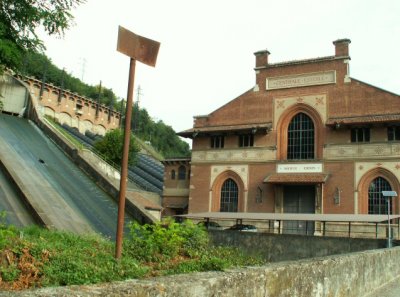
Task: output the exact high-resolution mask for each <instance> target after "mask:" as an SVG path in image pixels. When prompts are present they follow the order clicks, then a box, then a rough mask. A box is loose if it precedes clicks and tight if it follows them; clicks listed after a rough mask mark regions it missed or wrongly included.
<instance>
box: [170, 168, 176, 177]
mask: <svg viewBox="0 0 400 297" xmlns="http://www.w3.org/2000/svg"><path fill="white" fill-rule="evenodd" d="M171 179H175V170H173V169H172V170H171Z"/></svg>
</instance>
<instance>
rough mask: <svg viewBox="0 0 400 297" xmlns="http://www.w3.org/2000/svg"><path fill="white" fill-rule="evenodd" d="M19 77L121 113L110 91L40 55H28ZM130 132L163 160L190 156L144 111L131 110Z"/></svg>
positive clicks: (171, 131)
mask: <svg viewBox="0 0 400 297" xmlns="http://www.w3.org/2000/svg"><path fill="white" fill-rule="evenodd" d="M22 74H23V75H26V76H33V77H36V78H37V79H39V80H42V81H45V82H46V83H51V84H53V85H56V86H59V87H61V88H63V89H68V90H70V91H72V92H75V93H78V94H80V95H83V96H85V97H88V98H91V99H93V100H99V101H100V102H101V103H102V104H105V105H107V106H112V107H113V108H114V109H115V110H118V111H119V112H121V113H122V114H123V113H124V106H125V105H124V99H122V98H117V96H116V95H115V93H114V92H113V90H112V89H110V88H107V87H104V86H100V85H95V86H93V85H88V84H86V83H84V82H82V81H81V80H80V79H78V78H76V77H73V76H72V75H71V74H68V73H66V72H65V71H64V70H63V69H59V68H58V67H57V66H55V65H54V64H53V63H52V62H51V60H50V59H49V58H48V57H47V56H46V55H44V54H40V53H33V52H31V53H29V54H27V55H26V56H25V58H24V62H23V68H22ZM132 131H133V133H134V134H135V136H136V137H138V138H140V139H141V140H142V142H144V143H147V144H151V147H153V148H154V149H155V150H156V151H157V152H158V154H160V155H161V156H162V157H163V158H169V157H188V156H190V147H189V145H188V144H187V143H186V142H185V141H183V140H181V139H180V138H179V137H178V136H177V135H176V132H175V131H174V129H173V128H172V127H171V126H169V125H167V124H165V123H164V122H163V121H161V120H159V121H157V122H155V121H154V120H153V119H152V117H151V116H150V115H149V113H148V112H147V110H146V109H144V108H138V106H137V105H135V106H134V108H133V111H132Z"/></svg>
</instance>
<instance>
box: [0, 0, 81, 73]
mask: <svg viewBox="0 0 400 297" xmlns="http://www.w3.org/2000/svg"><path fill="white" fill-rule="evenodd" d="M85 1H86V0H17V1H16V0H1V1H0V66H1V67H8V68H11V69H13V70H18V69H20V68H21V66H22V64H23V63H22V61H23V57H24V55H25V53H26V52H28V51H42V50H43V49H44V48H45V47H44V45H43V42H42V41H41V40H40V39H39V37H38V36H37V34H36V32H35V30H36V29H37V28H38V27H43V28H44V30H45V32H47V33H48V34H49V35H59V36H62V35H63V34H64V32H65V30H67V29H68V28H69V27H70V26H71V24H72V21H73V16H72V14H71V10H72V9H73V8H75V7H76V6H77V5H79V4H82V3H84V2H85ZM0 70H1V69H0Z"/></svg>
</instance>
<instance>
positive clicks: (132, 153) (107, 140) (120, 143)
mask: <svg viewBox="0 0 400 297" xmlns="http://www.w3.org/2000/svg"><path fill="white" fill-rule="evenodd" d="M94 147H95V149H96V150H97V151H98V152H99V153H100V154H101V155H103V156H104V157H105V158H106V159H107V160H108V161H111V162H113V163H115V164H118V165H120V164H121V161H122V152H123V147H124V132H123V131H122V130H121V129H114V130H111V131H108V132H107V133H106V135H105V136H104V138H103V139H101V140H98V141H96V142H95V144H94ZM138 152H139V147H138V145H137V144H136V142H135V140H134V137H133V136H132V135H131V138H130V144H129V160H128V163H129V164H130V165H133V164H135V162H136V156H137V153H138Z"/></svg>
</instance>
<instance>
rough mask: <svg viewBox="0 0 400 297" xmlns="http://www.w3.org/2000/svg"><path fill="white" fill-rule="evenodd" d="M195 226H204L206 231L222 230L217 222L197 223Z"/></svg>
mask: <svg viewBox="0 0 400 297" xmlns="http://www.w3.org/2000/svg"><path fill="white" fill-rule="evenodd" d="M197 225H202V226H204V227H205V228H206V229H207V230H222V229H223V228H222V226H221V225H220V224H218V223H217V222H213V221H208V222H207V221H205V222H198V223H197Z"/></svg>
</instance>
